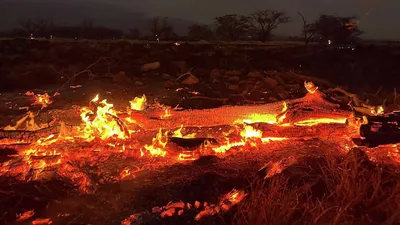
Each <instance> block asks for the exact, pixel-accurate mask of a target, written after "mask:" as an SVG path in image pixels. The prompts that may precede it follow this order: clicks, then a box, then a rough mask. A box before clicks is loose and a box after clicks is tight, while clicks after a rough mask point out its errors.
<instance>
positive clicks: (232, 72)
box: [225, 70, 242, 76]
mask: <svg viewBox="0 0 400 225" xmlns="http://www.w3.org/2000/svg"><path fill="white" fill-rule="evenodd" d="M225 75H228V76H241V75H242V71H240V70H227V71H226V72H225Z"/></svg>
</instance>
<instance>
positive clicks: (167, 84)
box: [164, 80, 176, 88]
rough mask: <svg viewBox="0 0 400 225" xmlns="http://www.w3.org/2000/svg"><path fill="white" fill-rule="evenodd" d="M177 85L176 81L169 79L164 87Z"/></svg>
mask: <svg viewBox="0 0 400 225" xmlns="http://www.w3.org/2000/svg"><path fill="white" fill-rule="evenodd" d="M175 85H176V84H175V83H174V82H172V81H170V80H169V81H167V82H165V83H164V88H172V87H175Z"/></svg>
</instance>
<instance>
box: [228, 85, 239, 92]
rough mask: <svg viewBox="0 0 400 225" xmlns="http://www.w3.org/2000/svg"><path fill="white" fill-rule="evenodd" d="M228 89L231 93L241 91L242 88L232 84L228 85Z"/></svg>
mask: <svg viewBox="0 0 400 225" xmlns="http://www.w3.org/2000/svg"><path fill="white" fill-rule="evenodd" d="M228 89H229V90H231V91H238V90H239V89H240V87H239V85H233V84H230V85H228Z"/></svg>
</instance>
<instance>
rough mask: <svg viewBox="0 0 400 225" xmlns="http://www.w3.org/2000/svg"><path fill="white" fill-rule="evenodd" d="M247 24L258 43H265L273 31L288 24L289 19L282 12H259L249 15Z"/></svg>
mask: <svg viewBox="0 0 400 225" xmlns="http://www.w3.org/2000/svg"><path fill="white" fill-rule="evenodd" d="M249 22H250V27H251V30H252V33H254V34H255V35H257V36H258V39H259V40H260V41H267V40H268V39H269V38H270V36H271V32H272V31H273V30H275V29H276V28H278V26H279V25H281V24H284V23H288V22H289V17H288V16H286V15H285V13H284V12H278V11H274V10H260V11H257V12H254V13H252V14H250V17H249Z"/></svg>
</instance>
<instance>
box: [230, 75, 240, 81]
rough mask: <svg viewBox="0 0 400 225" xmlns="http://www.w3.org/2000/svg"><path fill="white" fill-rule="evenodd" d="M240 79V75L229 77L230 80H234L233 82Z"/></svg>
mask: <svg viewBox="0 0 400 225" xmlns="http://www.w3.org/2000/svg"><path fill="white" fill-rule="evenodd" d="M239 80H240V77H238V76H234V77H229V79H228V81H232V82H238V81H239Z"/></svg>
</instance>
